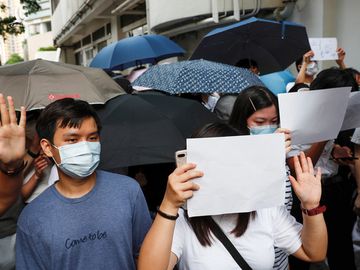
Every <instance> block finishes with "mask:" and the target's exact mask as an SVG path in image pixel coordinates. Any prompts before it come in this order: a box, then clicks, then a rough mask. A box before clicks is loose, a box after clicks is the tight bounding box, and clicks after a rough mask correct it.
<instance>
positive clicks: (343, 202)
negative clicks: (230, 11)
mask: <svg viewBox="0 0 360 270" xmlns="http://www.w3.org/2000/svg"><path fill="white" fill-rule="evenodd" d="M337 52H338V60H337V61H336V62H337V64H338V66H339V67H336V68H330V69H326V70H323V71H321V72H319V73H318V68H317V63H316V62H314V61H311V60H310V59H311V57H312V56H313V52H312V51H310V52H308V53H306V54H305V55H304V56H303V57H302V58H301V59H300V60H299V61H297V63H296V66H297V68H298V72H299V73H298V76H297V78H296V81H295V82H294V84H292V85H289V86H288V91H289V92H296V91H303V90H306V91H309V90H310V91H315V90H319V89H327V88H336V87H345V86H348V87H351V89H352V91H353V92H354V91H358V90H359V85H360V75H359V72H358V71H356V70H355V69H352V68H347V67H346V66H345V63H344V58H345V51H344V50H343V49H341V48H340V49H338V51H337ZM238 66H239V67H242V68H248V69H250V70H251V71H253V72H254V73H258V72H259V70H260V68H261V67H260V68H259V67H257V64H256V62H254V61H252V60H249V59H245V60H241V61H239V63H238ZM197 98H198V101H199V102H200V103H202V104H203V105H204V106H205V107H207V108H208V109H209V110H211V111H214V113H216V114H217V115H218V116H219V118H221V119H223V120H224V121H223V122H221V123H209V124H208V125H206V126H204V127H202V128H201V129H200V130H198V131H196V132H195V133H194V134H193V138H208V137H227V136H246V135H247V136H253V135H258V134H272V133H283V134H284V138H285V141H284V147H285V152H286V158H285V157H284V160H285V163H284V167H285V168H286V170H285V171H286V174H284V175H283V179H284V185H285V187H286V188H285V194H284V199H285V200H284V201H285V204H284V205H281V206H277V207H270V208H266V209H256V210H254V211H251V212H242V213H233V214H222V215H215V216H201V217H189V215H188V211H187V209H186V208H184V207H183V206H184V204H185V203H186V201H187V200H188V199H190V198H191V197H193V196H196V192H197V190H199V189H201V180H200V182H199V183H198V184H196V183H194V182H193V181H191V180H193V179H197V178H201V177H202V176H203V175H204V174H206V171H204V172H203V171H200V170H198V169H197V168H196V164H193V163H186V164H185V165H181V166H179V167H177V168H175V170H174V171H173V172H172V173H171V174H170V175H169V176H168V181H167V184H166V189H165V187H164V189H165V191H164V192H163V193H162V194H161V195H163V197H162V196H160V197H162V198H161V199H160V201H159V202H158V203H157V206H158V207H157V210H156V214H155V215H154V216H152V215H151V214H150V212H149V208H148V205H147V201H149V198H148V196H151V194H150V195H149V194H146V192H145V195H146V196H144V190H143V189H142V188H143V186H146V181H144V183H143V184H142V185H139V183H138V181H136V180H134V179H133V178H131V177H129V176H125V175H121V174H116V173H111V172H105V171H101V170H97V167H98V164H99V162H100V151H101V145H100V136H101V123H100V120H99V117H98V116H97V113H96V111H95V110H94V108H93V107H92V106H91V105H89V104H88V103H87V102H86V101H82V100H75V99H72V98H64V99H61V100H57V101H54V102H53V103H51V104H50V105H48V106H47V107H46V108H45V109H43V110H42V111H41V113H39V114H36V115H34V114H32V113H28V115H27V113H26V110H25V108H23V107H22V108H21V112H20V113H17V112H15V108H14V102H13V99H12V98H11V97H7V100H5V97H4V96H3V95H2V94H0V113H1V122H0V254H1V256H0V269H4V270H5V269H15V265H16V269H20V270H21V269H174V268H178V269H239V267H240V268H241V269H288V268H289V265H290V269H291V270H294V269H295V270H296V269H309V267H310V263H311V262H322V264H324V265H326V267H328V268H329V269H331V270H337V269H349V270H351V269H360V244H359V242H360V240H359V239H360V218H359V217H357V219H356V214H359V212H360V211H359V209H360V197H359V196H357V195H356V194H357V193H356V191H357V190H360V188H359V187H360V161H359V158H358V157H359V154H360V128H358V129H356V130H347V131H344V132H340V133H339V135H338V137H337V138H336V139H335V140H330V141H323V142H317V143H313V144H309V145H293V144H292V142H291V130H288V129H285V128H279V123H280V117H279V105H278V99H277V96H276V95H274V94H273V93H272V92H271V91H270V90H268V89H267V88H266V87H262V86H252V87H249V88H247V89H245V90H243V91H241V92H240V93H239V94H238V95H231V97H230V98H229V96H228V95H226V96H222V95H218V94H217V93H214V94H213V95H199V96H198V97H197ZM27 117H28V119H27ZM194 117H196V116H194ZM135 178H138V177H135ZM148 180H149V179H148ZM159 182H161V181H159ZM221 184H222V183H221V179H219V185H221ZM159 190H160V189H159ZM239 192H240V191H239ZM354 194H355V195H354ZM158 195H159V194H156V196H158ZM155 204H156V203H155ZM354 209H355V211H354ZM356 267H358V268H356Z"/></svg>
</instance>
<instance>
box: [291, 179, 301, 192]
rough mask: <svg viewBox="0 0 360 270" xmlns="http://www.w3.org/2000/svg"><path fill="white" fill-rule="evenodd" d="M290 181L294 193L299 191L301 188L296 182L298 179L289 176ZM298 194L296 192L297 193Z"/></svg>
mask: <svg viewBox="0 0 360 270" xmlns="http://www.w3.org/2000/svg"><path fill="white" fill-rule="evenodd" d="M289 180H290V183H291V186H292V187H293V189H294V191H297V189H298V187H299V183H298V182H297V181H296V179H295V178H294V177H293V176H291V175H289ZM295 193H296V192H295Z"/></svg>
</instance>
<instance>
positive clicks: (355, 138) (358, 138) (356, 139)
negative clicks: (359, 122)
mask: <svg viewBox="0 0 360 270" xmlns="http://www.w3.org/2000/svg"><path fill="white" fill-rule="evenodd" d="M351 142H353V143H355V144H360V128H357V129H355V132H354V134H353V135H352V138H351Z"/></svg>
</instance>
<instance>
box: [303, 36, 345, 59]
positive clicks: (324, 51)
mask: <svg viewBox="0 0 360 270" xmlns="http://www.w3.org/2000/svg"><path fill="white" fill-rule="evenodd" d="M309 43H310V47H311V50H312V51H313V52H314V57H312V58H311V60H336V59H338V55H337V52H336V50H337V39H336V38H309Z"/></svg>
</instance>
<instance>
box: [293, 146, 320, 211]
mask: <svg viewBox="0 0 360 270" xmlns="http://www.w3.org/2000/svg"><path fill="white" fill-rule="evenodd" d="M294 167H295V173H296V179H295V178H294V177H293V176H289V179H290V182H291V185H292V187H293V189H294V191H295V194H296V196H297V197H298V198H299V200H300V202H301V205H302V207H303V208H305V209H313V208H316V207H318V206H319V202H320V197H321V170H320V168H319V169H318V170H317V172H316V175H314V166H313V164H312V161H311V158H309V157H306V156H305V154H304V152H301V153H300V157H298V156H295V157H294Z"/></svg>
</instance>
